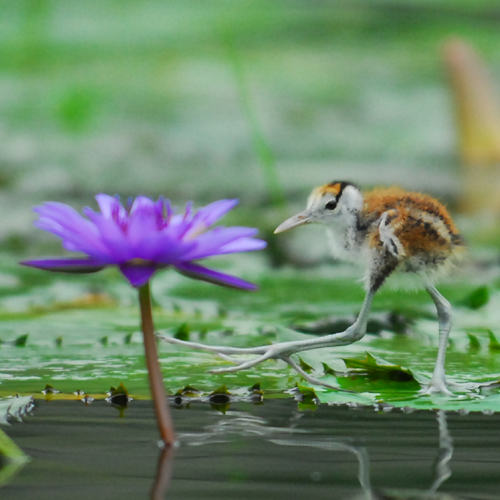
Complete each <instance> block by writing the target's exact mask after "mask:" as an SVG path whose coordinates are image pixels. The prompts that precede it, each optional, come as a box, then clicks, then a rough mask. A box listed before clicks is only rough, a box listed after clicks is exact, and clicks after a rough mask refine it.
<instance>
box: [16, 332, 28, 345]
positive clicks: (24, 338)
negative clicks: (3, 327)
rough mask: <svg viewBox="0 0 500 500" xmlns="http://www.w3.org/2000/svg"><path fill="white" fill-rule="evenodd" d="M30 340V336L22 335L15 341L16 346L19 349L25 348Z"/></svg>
mask: <svg viewBox="0 0 500 500" xmlns="http://www.w3.org/2000/svg"><path fill="white" fill-rule="evenodd" d="M27 340H28V335H27V334H26V335H20V336H19V337H17V339H16V340H14V345H15V346H17V347H24V346H25V345H26V341H27Z"/></svg>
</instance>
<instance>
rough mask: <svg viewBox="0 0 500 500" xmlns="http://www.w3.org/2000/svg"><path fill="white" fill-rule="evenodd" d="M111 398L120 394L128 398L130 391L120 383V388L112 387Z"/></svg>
mask: <svg viewBox="0 0 500 500" xmlns="http://www.w3.org/2000/svg"><path fill="white" fill-rule="evenodd" d="M109 390H110V392H111V394H110V396H118V395H119V394H125V395H126V396H128V391H127V388H126V387H125V386H124V385H123V383H122V382H120V385H119V386H118V387H110V389H109Z"/></svg>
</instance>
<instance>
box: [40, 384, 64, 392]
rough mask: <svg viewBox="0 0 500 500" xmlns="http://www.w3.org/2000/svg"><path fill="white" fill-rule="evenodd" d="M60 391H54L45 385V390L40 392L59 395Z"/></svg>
mask: <svg viewBox="0 0 500 500" xmlns="http://www.w3.org/2000/svg"><path fill="white" fill-rule="evenodd" d="M60 392H61V391H58V390H57V389H54V388H53V387H52V386H51V385H50V384H45V389H44V390H43V391H42V394H59V393H60Z"/></svg>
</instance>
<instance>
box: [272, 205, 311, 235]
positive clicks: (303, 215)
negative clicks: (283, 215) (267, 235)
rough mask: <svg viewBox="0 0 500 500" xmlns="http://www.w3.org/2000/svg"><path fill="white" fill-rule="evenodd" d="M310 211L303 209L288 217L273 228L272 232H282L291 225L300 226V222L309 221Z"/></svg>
mask: <svg viewBox="0 0 500 500" xmlns="http://www.w3.org/2000/svg"><path fill="white" fill-rule="evenodd" d="M311 215H312V214H311V211H310V210H304V211H303V212H300V213H299V214H297V215H294V216H293V217H290V218H289V219H287V220H286V221H285V222H282V223H281V224H280V225H279V226H278V227H277V228H276V229H275V230H274V234H278V233H282V232H283V231H288V229H292V227H297V226H301V225H302V224H307V223H308V222H310V221H311Z"/></svg>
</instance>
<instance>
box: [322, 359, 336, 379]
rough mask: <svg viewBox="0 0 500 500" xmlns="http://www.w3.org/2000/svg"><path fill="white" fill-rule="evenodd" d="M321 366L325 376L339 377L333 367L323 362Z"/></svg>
mask: <svg viewBox="0 0 500 500" xmlns="http://www.w3.org/2000/svg"><path fill="white" fill-rule="evenodd" d="M321 364H322V365H323V373H324V374H325V375H333V376H336V375H337V372H336V371H335V370H334V369H333V368H332V367H331V366H329V365H327V364H326V363H323V362H321Z"/></svg>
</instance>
